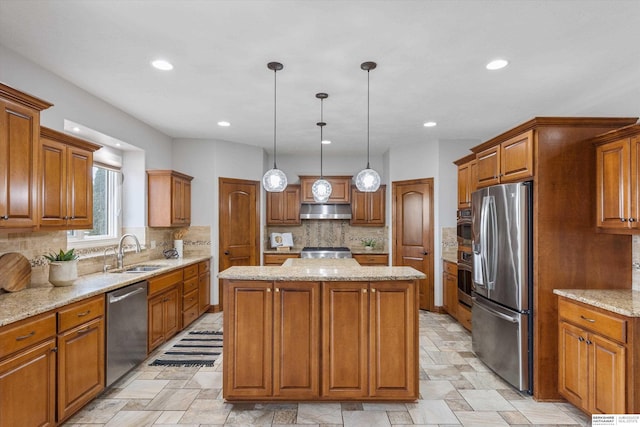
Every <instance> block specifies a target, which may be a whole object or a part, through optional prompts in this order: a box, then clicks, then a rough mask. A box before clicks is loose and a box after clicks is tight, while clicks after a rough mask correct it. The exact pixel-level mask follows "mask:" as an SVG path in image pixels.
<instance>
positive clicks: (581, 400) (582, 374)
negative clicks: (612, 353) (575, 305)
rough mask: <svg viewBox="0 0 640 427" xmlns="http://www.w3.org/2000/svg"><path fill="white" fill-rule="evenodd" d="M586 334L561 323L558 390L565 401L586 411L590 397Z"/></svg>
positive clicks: (574, 327)
mask: <svg viewBox="0 0 640 427" xmlns="http://www.w3.org/2000/svg"><path fill="white" fill-rule="evenodd" d="M586 335H587V334H586V332H585V331H584V330H582V329H580V328H578V327H576V326H573V325H571V324H569V323H566V322H560V331H559V338H558V390H559V392H560V394H562V395H563V396H564V397H565V399H567V400H568V401H569V402H571V403H573V404H574V405H576V406H577V407H579V408H582V409H586V406H587V403H588V402H587V400H588V395H589V381H588V378H589V369H588V356H587V350H588V349H587V344H586V343H585V341H586V338H585V337H586Z"/></svg>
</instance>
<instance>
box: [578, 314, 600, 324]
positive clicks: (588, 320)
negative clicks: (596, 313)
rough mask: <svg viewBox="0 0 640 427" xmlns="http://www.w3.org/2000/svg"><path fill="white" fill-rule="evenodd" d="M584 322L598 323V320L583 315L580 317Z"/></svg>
mask: <svg viewBox="0 0 640 427" xmlns="http://www.w3.org/2000/svg"><path fill="white" fill-rule="evenodd" d="M580 318H581V319H582V320H586V321H587V322H589V323H596V319H589V318H588V317H584V316H583V315H582V314H581V315H580Z"/></svg>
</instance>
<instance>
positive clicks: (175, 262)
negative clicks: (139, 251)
mask: <svg viewBox="0 0 640 427" xmlns="http://www.w3.org/2000/svg"><path fill="white" fill-rule="evenodd" d="M209 258H210V257H208V256H206V257H193V258H180V259H164V258H161V259H154V260H149V261H146V262H144V263H140V264H145V265H149V264H153V265H161V266H162V268H159V269H158V270H154V271H150V272H145V273H95V274H88V275H86V276H80V277H78V279H77V280H76V281H75V282H74V284H73V285H71V286H64V287H55V286H53V285H42V286H38V287H33V288H27V289H24V290H22V291H19V292H14V293H6V294H2V295H0V326H4V325H7V324H9V323H13V322H17V321H19V320H22V319H26V318H28V317H31V316H35V315H37V314H40V313H44V312H47V311H49V310H53V309H55V308H59V307H62V306H64V305H67V304H70V303H72V302H76V301H80V300H82V299H85V298H89V297H91V296H94V295H98V294H102V293H105V292H110V291H112V290H114V289H118V288H122V287H124V286H126V285H130V284H131V283H136V282H139V281H141V280H147V279H149V278H151V277H154V276H158V275H160V274H163V273H166V272H167V271H170V270H174V269H176V268H182V267H185V266H188V265H191V264H195V263H198V262H200V261H205V260H207V259H209ZM132 265H134V264H132ZM132 265H126V267H131V266H132Z"/></svg>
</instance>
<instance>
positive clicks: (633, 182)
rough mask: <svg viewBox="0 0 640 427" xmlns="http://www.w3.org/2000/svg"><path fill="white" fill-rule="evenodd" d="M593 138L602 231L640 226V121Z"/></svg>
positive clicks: (631, 230) (634, 229) (632, 230)
mask: <svg viewBox="0 0 640 427" xmlns="http://www.w3.org/2000/svg"><path fill="white" fill-rule="evenodd" d="M592 142H593V143H594V144H595V145H596V225H597V227H599V229H600V230H601V231H606V232H613V233H636V232H638V230H640V225H638V221H640V176H639V175H638V172H639V170H638V166H639V163H638V161H639V160H640V125H632V126H627V127H624V128H621V129H618V130H615V131H612V132H608V133H606V134H604V135H600V136H598V137H596V138H594V139H592Z"/></svg>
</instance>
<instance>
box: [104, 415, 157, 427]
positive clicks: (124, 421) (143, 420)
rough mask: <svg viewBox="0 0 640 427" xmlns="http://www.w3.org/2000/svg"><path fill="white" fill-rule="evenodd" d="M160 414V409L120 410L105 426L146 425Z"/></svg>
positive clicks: (138, 426)
mask: <svg viewBox="0 0 640 427" xmlns="http://www.w3.org/2000/svg"><path fill="white" fill-rule="evenodd" d="M160 415H162V411H120V412H118V413H117V414H116V415H115V416H114V417H113V418H112V419H111V420H110V421H109V422H108V423H106V424H105V427H147V426H152V425H153V423H154V422H155V421H156V420H157V419H158V418H159V417H160Z"/></svg>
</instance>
